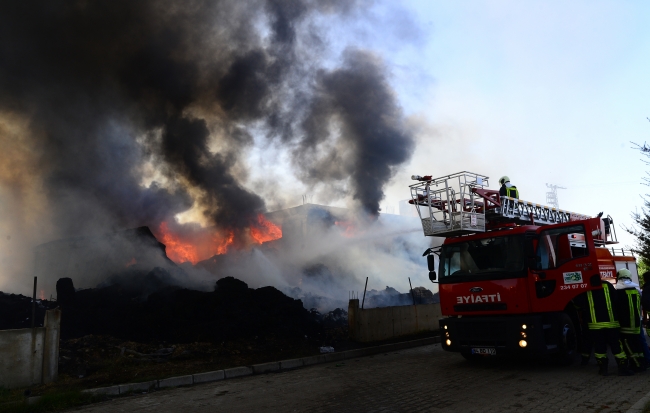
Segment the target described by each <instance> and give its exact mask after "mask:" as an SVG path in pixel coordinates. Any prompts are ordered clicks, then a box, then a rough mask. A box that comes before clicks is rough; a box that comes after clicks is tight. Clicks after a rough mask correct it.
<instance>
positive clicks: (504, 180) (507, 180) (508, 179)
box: [499, 176, 510, 185]
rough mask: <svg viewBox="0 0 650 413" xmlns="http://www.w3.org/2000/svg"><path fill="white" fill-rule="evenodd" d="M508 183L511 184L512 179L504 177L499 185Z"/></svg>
mask: <svg viewBox="0 0 650 413" xmlns="http://www.w3.org/2000/svg"><path fill="white" fill-rule="evenodd" d="M506 182H510V178H508V177H507V176H502V177H501V179H499V185H503V184H505V183H506Z"/></svg>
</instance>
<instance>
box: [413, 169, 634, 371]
mask: <svg viewBox="0 0 650 413" xmlns="http://www.w3.org/2000/svg"><path fill="white" fill-rule="evenodd" d="M412 178H413V179H414V180H417V181H418V183H416V184H413V185H411V186H410V189H411V198H412V199H411V200H410V201H409V202H410V203H411V204H413V205H415V206H416V208H417V211H418V214H419V216H420V219H421V221H422V228H423V231H424V234H425V235H426V236H433V237H445V239H444V241H443V243H442V245H441V246H439V247H435V248H429V249H428V250H427V251H425V254H424V255H426V256H427V261H428V264H429V271H430V272H429V278H430V279H431V280H432V281H433V282H437V283H438V285H439V295H440V305H441V310H442V314H443V315H444V316H445V318H443V319H441V320H440V328H441V332H442V347H443V348H444V349H445V350H447V351H456V352H460V353H461V354H462V355H463V356H464V357H465V358H467V359H474V358H478V357H485V356H490V355H502V354H503V355H527V356H540V357H546V356H551V357H552V358H554V359H556V360H557V361H559V362H562V363H570V362H571V361H573V359H574V357H575V355H576V354H577V353H578V347H579V342H580V340H581V337H582V334H581V328H582V327H581V324H582V323H581V322H580V320H579V315H578V311H577V310H576V307H575V305H574V303H573V300H574V298H575V297H576V296H578V295H579V294H581V293H584V292H586V291H589V290H590V289H599V288H602V282H607V281H609V282H615V276H616V271H617V270H618V269H620V268H628V269H629V270H630V272H631V273H632V277H633V279H634V282H636V283H638V274H637V269H636V260H635V258H634V256H633V255H632V254H631V253H630V252H628V251H624V250H614V249H613V248H611V249H610V248H608V246H609V245H611V244H615V243H617V240H616V232H615V229H614V226H613V220H612V218H611V217H610V216H606V217H603V216H602V213H601V214H599V215H598V216H597V217H590V216H587V215H583V214H576V213H572V212H569V211H564V210H561V209H557V208H552V207H548V206H544V205H540V204H536V203H532V202H528V201H524V200H520V199H515V198H510V197H507V196H500V195H499V191H498V190H490V189H488V181H489V178H488V177H487V176H484V175H479V174H476V173H472V172H466V171H464V172H459V173H455V174H452V175H447V176H443V177H440V178H435V179H434V178H432V177H431V176H423V177H421V176H418V175H414V176H413V177H412ZM435 255H437V256H438V260H437V261H438V266H437V271H436V265H435V261H436V259H435V258H434V256H435Z"/></svg>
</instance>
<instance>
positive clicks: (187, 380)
mask: <svg viewBox="0 0 650 413" xmlns="http://www.w3.org/2000/svg"><path fill="white" fill-rule="evenodd" d="M436 343H440V337H439V336H437V337H429V338H422V339H419V340H411V341H403V342H401V343H394V344H383V345H381V346H375V347H366V348H359V349H356V350H349V351H342V352H340V353H327V354H321V355H318V356H311V357H303V358H299V359H291V360H281V361H272V362H269V363H262V364H254V365H252V366H241V367H233V368H230V369H225V370H217V371H209V372H205V373H198V374H191V375H187V376H178V377H168V378H166V379H161V380H153V381H147V382H144V383H127V384H119V385H115V386H110V387H100V388H97V389H88V390H82V393H91V394H93V395H106V396H119V395H124V394H128V393H134V392H141V393H146V392H149V391H153V390H158V389H163V388H171V387H180V386H192V385H195V384H202V383H210V382H215V381H219V380H225V379H232V378H235V377H244V376H251V375H257V374H265V373H271V372H278V371H288V370H295V369H298V368H301V367H306V366H313V365H315V364H322V363H330V362H334V361H343V360H350V359H355V358H359V357H364V356H372V355H374V354H381V353H386V352H390V351H396V350H405V349H409V348H414V347H420V346H428V345H430V344H436ZM647 398H648V396H646V397H645V398H644V399H647ZM644 399H642V400H644ZM637 404H639V403H637ZM643 406H645V404H644V405H643ZM643 406H642V408H641V410H638V412H642V411H643V410H642V409H643ZM634 407H636V404H635V405H634ZM634 407H633V408H632V409H634ZM629 411H630V412H635V413H636V412H637V410H629Z"/></svg>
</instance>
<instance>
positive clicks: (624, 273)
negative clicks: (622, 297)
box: [616, 268, 632, 280]
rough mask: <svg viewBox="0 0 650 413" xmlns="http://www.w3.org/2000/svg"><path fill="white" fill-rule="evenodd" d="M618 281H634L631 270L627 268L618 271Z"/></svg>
mask: <svg viewBox="0 0 650 413" xmlns="http://www.w3.org/2000/svg"><path fill="white" fill-rule="evenodd" d="M616 279H618V280H622V279H628V280H631V279H632V273H630V270H628V269H626V268H621V269H620V270H618V272H616Z"/></svg>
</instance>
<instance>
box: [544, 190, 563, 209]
mask: <svg viewBox="0 0 650 413" xmlns="http://www.w3.org/2000/svg"><path fill="white" fill-rule="evenodd" d="M546 187H547V188H549V189H550V191H549V192H547V193H546V205H548V206H552V207H555V208H557V209H560V204H559V202H558V200H557V190H558V189H566V188H565V187H563V186H557V185H553V184H546Z"/></svg>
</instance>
